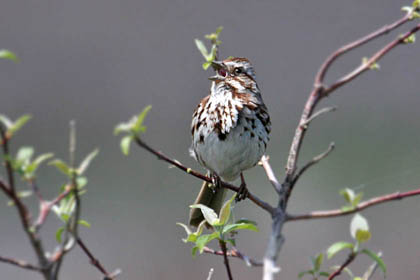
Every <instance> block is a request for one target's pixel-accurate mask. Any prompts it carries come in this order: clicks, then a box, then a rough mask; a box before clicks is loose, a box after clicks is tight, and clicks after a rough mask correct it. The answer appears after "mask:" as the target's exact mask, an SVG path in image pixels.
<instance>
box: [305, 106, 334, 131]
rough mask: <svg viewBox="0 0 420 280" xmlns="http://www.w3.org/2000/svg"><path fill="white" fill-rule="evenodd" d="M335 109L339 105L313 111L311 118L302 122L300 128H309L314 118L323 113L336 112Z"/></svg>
mask: <svg viewBox="0 0 420 280" xmlns="http://www.w3.org/2000/svg"><path fill="white" fill-rule="evenodd" d="M335 110H337V107H325V108H322V109H320V110H319V111H317V112H315V113H313V114H312V116H311V117H310V118H309V119H307V120H306V121H305V122H304V123H303V124H301V126H300V128H301V129H307V128H308V124H310V123H311V122H312V121H313V120H314V119H316V118H318V117H319V116H321V115H323V114H326V113H329V112H334V111H335Z"/></svg>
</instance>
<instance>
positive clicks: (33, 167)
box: [25, 153, 54, 178]
mask: <svg viewBox="0 0 420 280" xmlns="http://www.w3.org/2000/svg"><path fill="white" fill-rule="evenodd" d="M53 156H54V154H52V153H48V154H42V155H39V156H38V157H37V158H36V159H35V160H34V161H33V162H31V163H30V164H29V165H28V166H27V167H26V169H25V175H26V176H27V177H29V178H30V177H33V176H34V173H35V172H36V170H37V169H38V167H39V165H40V164H41V163H43V162H44V161H46V160H47V159H50V158H52V157H53Z"/></svg>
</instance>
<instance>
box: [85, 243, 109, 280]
mask: <svg viewBox="0 0 420 280" xmlns="http://www.w3.org/2000/svg"><path fill="white" fill-rule="evenodd" d="M77 244H78V245H79V246H80V248H81V249H82V250H83V252H84V253H85V254H86V255H87V256H88V258H89V260H90V263H91V264H92V265H93V266H94V267H96V268H97V269H98V270H99V271H100V272H102V274H103V275H104V276H105V277H108V279H110V280H111V279H114V276H111V275H110V274H109V273H108V272H107V271H106V269H105V267H104V266H103V265H102V264H101V262H100V261H99V260H98V259H97V258H95V256H94V255H93V254H92V252H91V251H90V250H89V249H88V248H87V246H86V245H85V243H84V242H83V241H82V239H80V237H78V238H77Z"/></svg>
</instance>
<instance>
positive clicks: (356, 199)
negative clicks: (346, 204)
mask: <svg viewBox="0 0 420 280" xmlns="http://www.w3.org/2000/svg"><path fill="white" fill-rule="evenodd" d="M362 198H363V192H360V193H358V194H357V195H356V196H355V197H354V199H353V201H352V202H351V205H352V206H353V207H357V205H359V203H360V201H361V200H362Z"/></svg>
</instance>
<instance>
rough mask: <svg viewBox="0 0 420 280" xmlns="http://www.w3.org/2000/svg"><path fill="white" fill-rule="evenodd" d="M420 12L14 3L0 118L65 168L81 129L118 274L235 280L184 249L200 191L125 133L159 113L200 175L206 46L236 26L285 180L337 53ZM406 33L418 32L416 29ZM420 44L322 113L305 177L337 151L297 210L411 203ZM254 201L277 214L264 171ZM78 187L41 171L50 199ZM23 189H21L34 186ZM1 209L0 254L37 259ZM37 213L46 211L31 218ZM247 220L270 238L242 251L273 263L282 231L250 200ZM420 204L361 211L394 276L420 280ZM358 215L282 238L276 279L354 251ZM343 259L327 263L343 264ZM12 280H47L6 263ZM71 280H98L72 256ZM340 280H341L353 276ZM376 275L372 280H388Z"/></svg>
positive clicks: (364, 261) (255, 174) (1, 36)
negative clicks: (194, 149) (328, 252)
mask: <svg viewBox="0 0 420 280" xmlns="http://www.w3.org/2000/svg"><path fill="white" fill-rule="evenodd" d="M410 3H411V0H407V1H401V0H400V1H395V0H370V1H363V0H357V1H356V0H354V1H336V0H320V1H309V0H299V1H296V0H285V1H250V0H247V1H238V0H236V1H220V0H214V1H206V2H204V1H185V0H171V1H150V0H149V1H142V0H137V1H134V0H126V1H111V0H101V1H99V0H72V1H53V0H40V1H22V0H2V1H1V9H0V47H1V48H7V49H10V50H13V51H15V52H16V53H17V54H18V56H19V57H20V58H21V62H19V63H17V64H15V63H13V62H10V61H0V73H1V74H0V90H1V93H0V112H1V113H4V114H6V115H8V116H10V117H12V118H16V117H18V116H20V115H22V114H24V113H30V114H32V115H33V116H34V118H33V120H32V121H31V122H30V125H28V126H27V127H26V128H25V129H24V130H23V131H22V132H19V134H18V135H17V137H16V138H15V141H14V143H13V148H16V147H19V146H21V145H33V146H34V147H35V148H36V151H37V152H38V153H43V152H49V151H52V152H54V153H55V154H56V156H57V157H59V158H63V159H67V149H68V148H67V146H68V123H69V120H72V119H74V120H76V121H77V134H78V135H77V136H78V150H77V156H78V159H79V160H80V159H81V158H82V157H83V156H84V155H86V154H87V153H88V152H90V151H91V150H93V149H94V148H95V147H99V148H100V150H101V152H100V155H99V156H98V158H97V159H96V160H95V162H94V163H93V165H92V166H91V168H90V169H89V171H88V177H89V184H88V187H87V188H88V193H87V194H86V195H85V196H84V197H83V206H82V207H83V218H85V219H86V220H88V221H90V222H91V223H92V228H90V229H85V228H82V229H81V236H82V238H83V239H84V240H85V241H86V243H87V245H88V246H89V248H90V249H91V250H92V251H93V252H94V253H95V255H96V256H97V257H98V258H99V259H100V260H101V261H102V262H103V264H104V265H105V266H106V268H107V269H108V270H113V269H115V268H121V269H122V271H123V274H122V276H121V279H206V277H207V274H208V271H209V270H210V268H212V267H213V268H214V269H215V274H214V276H213V279H225V278H226V272H225V270H224V266H223V262H222V258H220V257H216V256H210V255H204V256H199V257H197V258H195V259H192V258H191V255H190V249H191V246H190V245H185V244H184V243H182V241H181V238H183V237H184V235H185V233H184V230H183V229H182V228H180V227H177V226H176V225H175V223H176V222H186V221H187V215H188V205H189V204H191V203H192V202H193V200H194V198H195V195H196V193H197V192H198V190H199V186H200V185H201V183H200V182H199V181H198V180H196V179H195V178H193V177H191V176H187V175H186V174H184V173H182V172H180V171H178V170H176V169H168V164H166V163H164V162H161V161H158V160H156V158H155V157H153V156H151V155H150V154H148V153H147V152H146V151H144V150H141V149H138V148H137V147H132V153H131V154H130V156H129V157H124V156H123V155H122V154H121V152H120V150H119V138H118V137H114V136H113V134H112V131H113V128H114V126H115V125H116V124H117V123H119V122H121V121H125V120H128V119H129V118H130V117H131V116H132V115H134V114H136V113H138V112H140V111H141V110H142V108H143V107H144V106H146V105H148V104H152V105H153V109H152V111H151V113H150V114H149V116H148V117H147V120H146V124H147V126H148V130H147V133H146V134H145V135H144V139H145V140H146V141H147V142H148V143H150V144H152V145H153V146H154V147H155V148H157V149H160V150H162V151H165V152H166V153H167V154H168V155H170V156H172V157H174V158H177V159H178V160H180V161H181V162H183V163H185V164H186V165H188V166H191V167H193V168H195V169H199V170H202V169H201V168H200V167H199V166H198V164H197V163H195V162H194V160H193V159H192V158H190V157H189V155H188V147H189V145H190V130H189V126H190V121H191V114H192V111H193V110H194V108H195V106H196V104H197V103H198V102H199V100H200V99H201V98H202V97H204V96H205V95H206V94H207V93H208V89H209V85H210V82H209V81H208V80H207V77H208V76H210V75H211V74H212V73H211V72H210V71H207V72H205V71H203V70H202V69H201V63H202V62H203V59H202V57H201V55H200V54H199V52H198V50H197V49H196V47H195V45H194V43H193V39H194V38H202V37H203V35H204V34H206V33H210V32H212V31H214V30H215V29H216V27H217V26H219V25H223V26H224V27H225V29H224V30H223V32H222V35H221V39H222V41H223V44H222V48H221V54H222V56H224V57H227V56H230V55H233V56H244V57H248V58H249V59H250V60H251V61H252V62H253V64H254V66H255V68H256V71H257V76H258V82H259V85H260V88H261V90H262V92H263V96H264V100H265V102H266V104H267V106H268V108H269V111H270V114H271V119H272V123H273V130H272V136H271V142H270V144H269V148H268V154H269V155H270V156H271V163H272V165H273V167H274V168H275V171H276V172H277V173H278V174H279V176H280V177H282V175H283V174H282V172H283V171H284V165H285V163H286V158H287V152H288V149H289V145H290V142H291V138H292V136H293V133H294V129H295V127H296V125H297V122H298V119H299V116H300V113H301V110H302V108H303V104H304V102H305V100H306V98H307V96H308V93H309V91H310V89H311V86H312V83H313V78H314V75H315V73H316V71H317V69H318V67H319V66H320V64H321V63H322V62H323V60H324V59H325V58H326V56H327V55H328V54H330V53H331V52H332V51H333V50H335V49H336V48H338V47H339V46H341V45H343V44H344V43H346V42H349V41H351V40H354V39H356V38H358V37H360V36H362V35H364V34H366V33H367V32H370V31H373V30H374V29H376V28H378V27H380V26H382V25H384V24H386V23H390V22H392V21H394V20H396V19H398V18H399V17H401V16H402V15H403V14H402V12H400V8H401V6H403V5H408V4H410ZM407 28H408V26H407ZM403 30H405V29H404V28H403V29H400V30H398V31H396V32H394V33H392V34H391V35H388V36H386V37H384V38H381V39H379V40H377V41H375V42H373V43H372V44H370V45H368V46H366V47H363V48H361V49H359V50H358V51H356V52H354V53H352V54H349V55H347V56H345V58H344V59H342V60H340V61H339V63H337V64H335V66H334V67H333V68H332V69H331V72H330V73H329V76H328V77H329V78H328V80H329V81H332V80H333V79H334V78H337V77H339V76H340V75H342V74H344V73H345V72H346V71H349V70H351V69H352V68H353V67H355V66H357V65H358V64H359V63H360V62H361V59H362V57H363V56H367V55H370V54H372V53H373V51H375V50H376V49H377V48H379V47H381V46H383V45H384V44H385V43H386V42H389V41H390V40H392V39H394V38H395V37H396V36H398V34H399V33H402V32H403ZM419 51H420V48H419V45H418V44H417V43H416V44H415V45H410V46H402V47H399V48H398V49H396V50H394V51H393V52H392V53H391V54H390V55H389V56H387V57H386V58H385V59H384V60H382V61H381V62H380V65H381V70H380V71H379V72H376V71H371V72H369V73H367V74H366V75H363V76H362V77H360V78H359V79H357V80H356V81H355V82H353V83H352V84H351V85H347V86H345V87H344V88H342V89H340V90H339V91H337V92H335V93H334V94H333V95H332V96H331V97H330V98H329V99H328V100H327V101H324V102H323V103H322V104H321V106H326V105H337V106H338V107H339V110H338V111H337V112H335V113H330V114H328V115H325V116H322V117H321V118H319V119H318V120H316V121H315V122H314V123H313V125H312V126H311V128H310V131H309V133H308V134H307V138H306V139H305V143H304V148H303V151H302V158H301V162H300V164H301V165H302V164H303V163H304V162H305V161H306V160H308V159H310V158H311V157H312V156H314V155H315V154H317V153H319V152H321V151H323V150H324V149H326V147H327V146H328V144H329V143H330V142H331V141H334V142H335V143H336V150H335V151H334V153H333V154H332V155H331V156H330V157H329V158H328V159H327V160H325V161H323V162H322V163H321V164H319V165H317V166H316V167H315V168H313V169H311V170H310V171H309V172H308V173H307V174H305V176H304V177H303V178H302V180H301V181H300V183H299V184H298V186H297V187H296V189H295V191H294V192H293V195H292V198H291V201H290V212H291V213H304V212H307V211H310V210H321V209H333V208H337V207H341V206H342V205H343V204H344V201H343V199H342V198H341V197H340V196H339V195H338V192H339V190H340V189H342V188H344V187H350V188H356V189H358V190H360V191H363V192H364V193H365V197H373V196H377V195H380V194H385V193H390V192H394V191H396V190H401V191H404V190H409V189H413V188H416V187H418V186H419V185H420V174H419V171H420V163H419V162H420V146H419V141H420V123H419V121H418V120H419V119H420V110H419V109H418V107H419V104H420V103H419V102H420V91H419V85H420V80H419V75H420V70H419V69H420V68H419V63H420V57H419ZM245 176H246V178H247V181H248V185H249V187H250V189H251V190H252V191H253V192H255V193H256V194H257V195H258V196H260V197H261V198H263V199H265V200H267V201H269V202H271V203H275V195H274V192H273V190H272V187H271V186H270V184H269V183H268V181H267V179H266V177H265V175H264V173H263V170H262V169H261V168H259V167H257V168H254V169H253V170H250V171H248V172H246V174H245ZM64 180H65V178H64V177H63V176H61V175H60V174H58V173H57V172H55V170H54V169H53V168H52V167H44V168H42V169H41V170H40V173H39V185H40V186H41V188H42V191H43V193H44V194H45V195H46V196H48V197H53V196H54V195H55V194H57V192H58V188H59V186H60V185H61V184H62V183H63V182H64ZM21 185H22V186H21V188H24V186H23V184H21ZM6 201H7V200H6V198H5V197H4V196H1V200H0V204H1V205H2V206H1V211H0V236H1V238H0V255H3V256H12V257H18V258H23V259H28V260H34V256H33V253H32V251H31V249H30V246H29V243H28V242H27V240H26V237H25V236H24V234H23V233H22V230H21V227H20V224H19V222H18V220H17V219H16V217H17V216H16V213H15V209H13V208H11V207H7V206H6ZM32 206H33V209H34V210H36V207H35V205H32ZM235 211H236V216H237V217H247V218H249V219H253V220H256V221H258V222H259V226H260V228H261V232H260V233H254V232H250V233H248V232H246V233H241V235H240V236H239V238H238V240H237V242H238V246H239V248H240V249H241V250H242V251H243V252H245V253H246V254H248V255H250V256H252V257H255V258H261V257H262V256H263V254H264V251H265V246H266V242H267V237H268V235H269V229H270V219H269V217H268V216H267V215H266V214H265V212H263V211H262V210H260V209H259V208H257V207H255V206H254V205H253V204H252V203H250V202H247V201H245V202H241V203H240V204H238V205H237V206H236V208H235ZM419 213H420V203H419V198H408V199H406V200H403V201H398V202H392V203H389V204H387V205H381V206H378V207H375V208H371V209H369V210H367V211H365V212H364V213H363V215H365V216H366V217H367V218H368V220H369V222H370V226H371V228H372V234H373V238H372V240H371V241H369V243H367V244H366V246H368V247H369V248H370V249H372V250H375V251H378V250H383V252H384V260H385V263H386V264H387V266H388V270H389V274H388V279H406V280H410V279H412V280H414V279H419V277H420V276H419V272H418V267H419V265H420V241H419V238H418V237H419V230H420V217H419ZM350 220H351V217H345V218H340V219H329V220H319V221H311V222H296V223H290V224H287V225H286V227H285V230H284V234H285V237H286V244H285V246H284V248H283V250H282V252H281V255H280V259H279V263H280V266H281V267H282V272H281V274H280V275H279V279H297V274H298V272H299V271H301V270H304V269H307V268H309V263H310V262H309V256H313V255H315V254H317V253H318V252H319V251H321V250H325V249H326V248H327V247H328V246H329V245H330V244H332V243H333V242H335V241H339V240H345V241H350V240H351V237H350V234H349V223H350ZM58 226H59V222H58V221H57V219H56V218H55V217H53V216H51V217H50V219H49V222H48V223H47V224H46V226H45V227H44V228H43V230H42V234H43V235H44V238H45V239H46V244H47V246H48V248H50V249H52V248H54V246H55V245H56V243H55V238H54V232H55V229H56V228H57V227H58ZM344 257H345V256H344V254H342V255H340V256H338V258H337V259H336V260H335V261H331V262H328V264H327V265H326V269H327V268H328V266H330V265H333V264H338V263H339V262H341V261H342V260H343V259H344ZM370 263H371V261H370V260H369V259H368V258H367V257H363V256H362V257H360V258H359V259H358V260H356V262H355V263H354V264H353V265H352V269H353V271H354V273H355V274H356V275H361V274H362V272H363V271H364V270H365V269H366V267H367V266H368V265H369V264H370ZM232 266H233V272H234V274H235V275H237V277H236V278H237V279H258V278H260V275H261V270H260V269H259V268H248V267H246V266H245V264H244V263H243V262H241V261H238V260H232ZM0 272H1V279H40V277H39V276H38V275H36V274H34V273H32V272H26V271H22V270H19V269H16V268H15V267H11V266H9V265H7V264H3V263H0ZM61 276H62V277H61V279H101V275H100V273H99V272H98V271H97V270H96V269H95V268H94V267H92V266H91V265H90V264H89V263H88V259H87V257H86V256H85V255H84V254H83V253H82V252H81V250H80V249H79V248H76V249H75V250H74V251H72V252H71V254H69V255H68V257H67V258H66V261H65V264H64V267H63V269H62V275H61ZM347 278H348V277H347V276H341V278H339V279H347ZM381 278H382V276H381V275H380V273H377V275H376V276H375V279H381Z"/></svg>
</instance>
